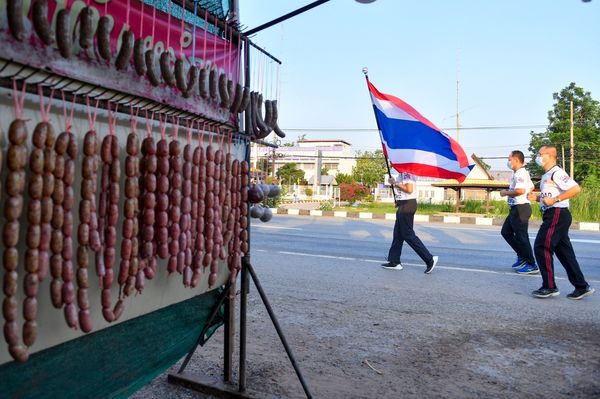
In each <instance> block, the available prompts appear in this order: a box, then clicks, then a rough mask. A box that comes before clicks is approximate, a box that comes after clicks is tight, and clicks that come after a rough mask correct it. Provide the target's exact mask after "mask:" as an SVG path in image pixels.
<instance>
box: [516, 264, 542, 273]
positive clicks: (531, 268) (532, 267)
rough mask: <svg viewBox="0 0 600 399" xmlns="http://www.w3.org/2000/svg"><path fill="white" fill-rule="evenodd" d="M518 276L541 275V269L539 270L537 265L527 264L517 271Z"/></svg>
mask: <svg viewBox="0 0 600 399" xmlns="http://www.w3.org/2000/svg"><path fill="white" fill-rule="evenodd" d="M515 271H516V272H517V273H518V274H539V273H540V269H538V267H537V265H528V264H525V265H524V266H523V267H521V268H519V269H515Z"/></svg>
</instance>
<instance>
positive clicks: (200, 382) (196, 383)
mask: <svg viewBox="0 0 600 399" xmlns="http://www.w3.org/2000/svg"><path fill="white" fill-rule="evenodd" d="M175 3H179V4H181V5H183V3H182V2H178V1H175ZM190 7H191V6H190ZM190 7H187V8H188V10H190V11H192V12H193V9H191V8H190ZM207 22H209V23H212V24H213V25H215V26H217V28H219V29H223V28H224V27H225V26H226V23H225V22H224V21H221V20H219V19H218V18H216V17H214V16H212V15H211V16H210V17H209V18H208V21H207ZM236 29H237V30H235V31H234V32H235V33H234V35H233V36H234V38H236V39H237V40H241V41H242V42H243V43H244V75H245V80H244V86H245V87H248V88H249V87H250V51H249V50H250V48H251V47H252V48H254V49H256V50H258V51H260V52H261V53H263V54H265V55H266V56H267V57H269V58H270V59H272V60H273V61H275V62H277V63H278V64H281V63H282V62H281V61H280V60H278V59H277V58H276V57H274V56H273V55H272V54H270V53H269V52H268V51H266V50H264V49H263V48H261V47H259V46H257V45H256V44H255V43H253V42H252V41H251V40H250V39H249V37H248V36H247V35H246V34H244V33H242V32H240V30H239V25H238V26H236ZM244 117H245V119H244V129H245V136H246V138H249V137H251V131H250V129H251V123H250V118H251V115H250V112H248V111H245V113H244ZM238 125H239V124H238ZM240 130H241V129H240ZM252 142H254V143H257V144H259V145H263V146H268V147H273V148H277V145H275V144H271V143H268V142H266V141H264V140H253V141H252ZM250 152H251V146H250V145H248V146H247V147H246V157H245V158H246V161H247V162H248V163H250ZM248 180H250V168H249V171H248ZM249 208H250V203H248V209H249ZM247 218H248V245H249V248H251V237H252V235H251V223H250V220H251V218H250V212H249V211H248V216H247ZM250 259H251V256H250V253H248V254H246V255H245V256H244V257H243V258H242V269H241V272H240V275H241V276H240V292H239V295H240V316H239V317H240V326H239V329H240V333H239V336H240V343H239V375H238V387H237V390H236V389H235V388H234V386H233V385H232V384H231V382H232V366H233V361H232V360H233V342H234V336H235V330H234V327H235V317H234V310H235V309H234V301H233V300H231V299H230V297H232V296H233V294H234V293H235V284H232V285H231V286H228V287H227V288H226V289H225V290H224V294H225V293H228V294H230V295H224V296H223V298H222V301H223V303H224V308H225V317H224V318H225V325H224V351H223V357H224V366H223V382H220V381H217V380H215V379H212V378H209V377H207V376H202V375H197V374H194V375H189V374H185V369H186V367H187V365H188V364H189V361H190V359H191V358H192V356H193V354H194V353H195V351H196V349H197V347H198V345H200V346H202V345H203V343H204V341H203V334H201V335H200V336H199V337H198V340H197V342H196V344H195V345H194V347H193V348H191V350H190V352H189V353H188V355H187V356H186V358H185V360H184V363H183V364H182V366H181V367H180V368H179V370H178V372H177V373H175V374H173V373H171V374H169V375H168V380H169V382H171V383H173V384H177V385H181V386H184V387H187V388H190V389H193V390H196V391H198V392H203V393H207V394H210V395H214V396H217V397H222V398H249V396H247V395H245V394H244V393H245V392H246V390H247V383H246V370H247V367H246V366H247V353H246V348H247V313H248V293H249V292H250V278H251V279H252V281H253V282H254V285H255V287H256V289H257V291H258V293H259V295H260V298H261V300H262V302H263V304H264V306H265V308H266V310H267V312H268V314H269V318H270V319H271V322H272V323H273V327H274V328H275V330H276V332H277V335H278V337H279V339H280V341H281V343H282V345H283V347H284V349H285V351H286V354H287V356H288V358H289V360H290V363H291V364H292V367H293V368H294V371H295V373H296V375H297V376H298V380H299V381H300V383H301V385H302V389H303V390H304V393H305V394H306V397H307V398H312V394H311V392H310V389H309V387H308V384H307V383H306V380H305V379H304V376H303V374H302V371H301V370H300V367H299V365H298V362H297V361H296V358H295V357H294V354H293V353H292V350H291V347H290V345H289V344H288V342H287V339H286V337H285V334H284V332H283V330H282V328H281V326H280V324H279V321H278V320H277V317H276V316H275V313H274V311H273V308H272V306H271V304H270V302H269V299H268V297H267V295H266V293H265V292H264V290H263V288H262V285H261V283H260V281H259V279H258V275H257V274H256V271H255V270H254V268H253V266H252V264H251V261H250ZM219 306H220V305H219ZM216 313H217V311H216V310H215V311H214V312H213V314H212V316H213V317H214V316H215V315H216ZM210 321H211V319H209V321H208V323H207V324H210Z"/></svg>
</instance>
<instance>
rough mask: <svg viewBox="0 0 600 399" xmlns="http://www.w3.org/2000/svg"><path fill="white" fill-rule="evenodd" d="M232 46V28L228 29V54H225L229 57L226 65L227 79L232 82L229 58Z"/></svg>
mask: <svg viewBox="0 0 600 399" xmlns="http://www.w3.org/2000/svg"><path fill="white" fill-rule="evenodd" d="M232 44H233V26H232V27H230V29H229V52H228V54H227V55H228V56H229V62H228V65H227V77H228V78H229V79H232V80H233V76H232V73H231V58H232V57H231V52H232V51H233V50H232V48H231V47H232Z"/></svg>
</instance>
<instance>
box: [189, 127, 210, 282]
mask: <svg viewBox="0 0 600 399" xmlns="http://www.w3.org/2000/svg"><path fill="white" fill-rule="evenodd" d="M205 128H206V121H204V123H203V124H202V128H201V127H200V121H198V146H197V147H196V149H195V150H194V158H193V162H194V167H197V168H198V176H197V185H198V188H197V190H198V200H197V202H196V207H197V210H196V214H197V220H196V230H195V237H196V238H195V240H194V241H195V245H194V257H193V260H192V269H193V275H192V283H191V286H192V287H195V286H196V285H197V284H198V282H199V281H200V277H201V275H202V266H203V261H204V255H205V253H204V249H205V239H204V226H205V224H204V221H205V211H206V203H205V199H206V177H207V175H206V154H205V152H204V147H203V142H204V129H205Z"/></svg>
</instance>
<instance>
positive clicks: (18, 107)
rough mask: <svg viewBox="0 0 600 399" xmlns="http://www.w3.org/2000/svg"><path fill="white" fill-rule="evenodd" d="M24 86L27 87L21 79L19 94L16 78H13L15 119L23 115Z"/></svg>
mask: <svg viewBox="0 0 600 399" xmlns="http://www.w3.org/2000/svg"><path fill="white" fill-rule="evenodd" d="M25 87H27V83H25V81H23V86H22V87H21V94H20V95H19V91H18V90H17V79H13V98H14V101H15V118H16V119H21V118H22V116H23V106H24V104H25Z"/></svg>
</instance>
